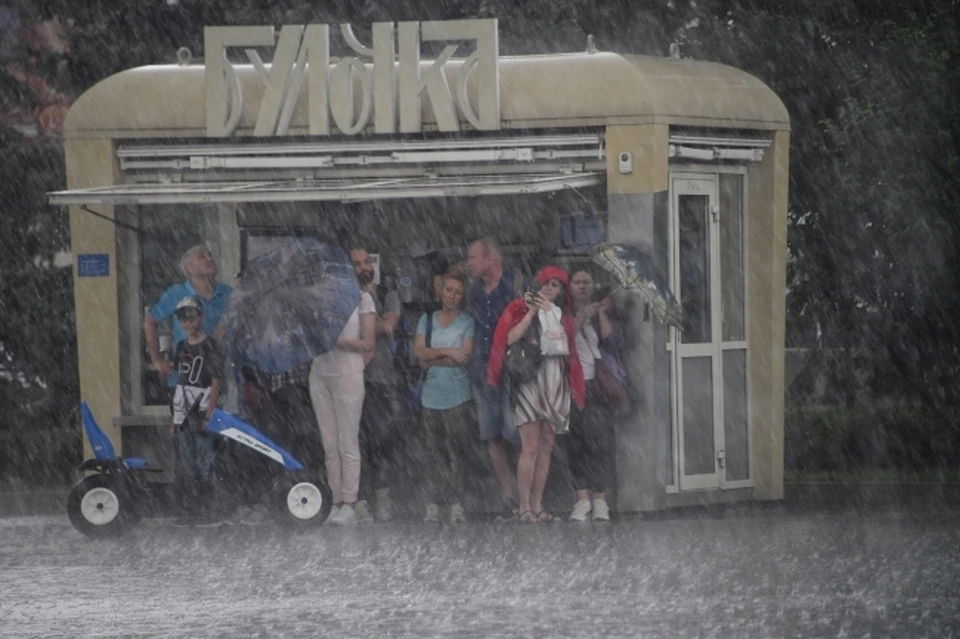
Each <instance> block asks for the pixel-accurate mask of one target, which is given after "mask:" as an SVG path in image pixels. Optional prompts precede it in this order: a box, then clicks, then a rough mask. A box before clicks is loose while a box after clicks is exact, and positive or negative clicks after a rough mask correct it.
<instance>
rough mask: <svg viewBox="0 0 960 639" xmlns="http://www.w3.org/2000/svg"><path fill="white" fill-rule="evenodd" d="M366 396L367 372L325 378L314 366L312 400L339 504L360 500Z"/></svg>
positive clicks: (332, 486) (333, 491)
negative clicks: (365, 380)
mask: <svg viewBox="0 0 960 639" xmlns="http://www.w3.org/2000/svg"><path fill="white" fill-rule="evenodd" d="M363 395H364V389H363V371H360V372H359V373H349V374H347V375H343V376H340V377H325V376H323V375H317V374H316V373H315V371H314V369H313V368H311V369H310V402H311V403H312V404H313V412H314V414H315V415H316V417H317V424H318V425H319V426H320V439H321V440H322V441H323V452H324V459H325V462H326V466H327V481H328V482H329V484H330V490H331V492H332V493H333V503H335V504H340V503H343V502H347V503H353V502H355V501H357V491H358V490H359V488H360V414H361V413H362V412H363Z"/></svg>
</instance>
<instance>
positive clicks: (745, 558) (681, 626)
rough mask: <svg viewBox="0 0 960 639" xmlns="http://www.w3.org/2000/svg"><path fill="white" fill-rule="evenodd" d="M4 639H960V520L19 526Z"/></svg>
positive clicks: (845, 513)
mask: <svg viewBox="0 0 960 639" xmlns="http://www.w3.org/2000/svg"><path fill="white" fill-rule="evenodd" d="M0 575H2V579H0V636H3V637H8V636H18V637H22V636H27V637H35V636H43V637H51V636H64V637H68V636H69V637H76V636H99V637H106V636H151V637H152V636H170V637H179V636H231V637H232V636H263V637H268V636H321V635H325V636H418V637H419V636H449V635H457V636H464V637H487V636H534V637H559V636H569V637H573V636H600V635H602V636H623V637H638V636H649V637H665V636H683V637H786V636H804V637H809V636H824V637H860V636H872V637H952V636H960V612H958V610H960V510H947V511H931V510H928V509H918V510H911V509H891V510H882V511H874V512H871V511H862V510H845V509H832V510H823V511H814V510H803V511H796V510H791V509H788V508H784V507H759V506H754V507H741V508H734V509H730V510H719V511H709V512H704V511H693V512H679V511H678V512H671V513H664V514H660V515H658V516H657V517H654V518H638V519H629V520H623V521H616V522H613V523H611V524H606V525H592V524H586V525H582V524H581V525H576V524H571V523H568V522H560V523H554V524H538V525H529V524H528V525H521V524H497V523H493V522H472V523H468V524H467V525H464V526H459V527H451V526H427V525H424V524H421V523H419V522H415V521H413V520H407V521H400V522H391V523H388V524H369V525H362V526H357V527H353V528H349V529H336V528H319V529H315V530H312V531H309V532H306V533H293V534H291V533H288V532H286V531H284V530H281V529H278V528H275V527H273V526H264V527H259V528H245V527H244V528H238V527H230V528H227V527H222V528H219V529H217V528H214V529H189V528H177V527H174V526H172V525H171V523H170V522H169V521H168V520H145V521H144V522H143V523H142V524H141V525H140V527H139V528H138V529H137V530H136V531H135V532H134V533H133V534H132V535H131V536H129V537H127V538H125V539H122V540H115V541H98V542H94V541H89V540H87V539H86V538H84V537H82V536H81V535H80V534H79V533H77V532H76V531H75V530H74V529H73V528H72V527H71V526H70V524H69V523H68V521H67V518H66V516H65V515H64V516H28V517H7V518H0Z"/></svg>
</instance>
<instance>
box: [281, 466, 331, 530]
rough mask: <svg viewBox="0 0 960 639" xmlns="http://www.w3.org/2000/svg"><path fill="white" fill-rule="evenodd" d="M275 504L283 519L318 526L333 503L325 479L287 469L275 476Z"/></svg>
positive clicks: (301, 524) (298, 524) (324, 519)
mask: <svg viewBox="0 0 960 639" xmlns="http://www.w3.org/2000/svg"><path fill="white" fill-rule="evenodd" d="M275 491H276V497H277V505H278V506H279V509H280V515H281V517H282V518H283V519H284V521H285V522H287V523H292V524H294V525H296V526H318V525H320V524H322V523H323V522H324V521H326V519H327V516H329V515H330V509H331V508H332V507H333V503H332V502H331V499H332V495H331V493H330V488H329V487H328V486H327V483H326V482H325V481H323V480H322V479H320V478H319V477H317V476H315V475H312V474H309V473H300V472H294V473H287V474H285V475H282V476H281V477H280V478H278V479H277V483H276V488H275Z"/></svg>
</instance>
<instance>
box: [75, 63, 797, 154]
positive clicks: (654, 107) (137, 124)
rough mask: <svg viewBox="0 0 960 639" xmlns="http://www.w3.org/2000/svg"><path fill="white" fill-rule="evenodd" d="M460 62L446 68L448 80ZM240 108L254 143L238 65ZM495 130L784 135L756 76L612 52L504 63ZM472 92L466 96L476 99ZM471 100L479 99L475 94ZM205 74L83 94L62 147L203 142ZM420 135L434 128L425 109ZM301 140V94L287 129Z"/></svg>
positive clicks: (128, 75) (169, 68)
mask: <svg viewBox="0 0 960 639" xmlns="http://www.w3.org/2000/svg"><path fill="white" fill-rule="evenodd" d="M460 64H462V61H456V60H451V61H450V62H448V63H447V64H446V66H445V67H444V71H445V72H446V73H448V74H451V75H452V74H453V73H455V72H457V71H458V70H459V65H460ZM234 69H235V70H236V73H237V77H238V78H239V81H240V83H241V84H242V86H243V94H244V106H243V112H242V115H241V118H240V123H239V125H238V127H237V130H236V135H238V136H245V135H250V134H251V133H252V131H253V125H254V122H255V120H256V117H257V108H258V105H259V103H260V98H261V96H262V95H263V87H262V83H261V81H260V79H259V78H258V76H257V73H256V71H255V69H254V68H253V67H252V66H250V65H235V66H234ZM499 69H500V115H501V128H502V129H503V130H509V129H534V128H552V127H579V126H602V125H607V124H644V123H663V124H670V125H679V126H691V127H714V128H737V129H756V130H788V129H789V127H790V118H789V115H788V113H787V110H786V108H785V107H784V105H783V102H782V101H781V100H780V98H779V97H777V95H776V94H775V93H774V92H773V91H772V90H771V89H770V88H769V87H768V86H766V85H765V84H764V83H763V82H761V81H760V80H758V79H757V78H755V77H754V76H752V75H750V74H748V73H746V72H744V71H740V70H738V69H735V68H733V67H730V66H726V65H723V64H717V63H712V62H702V61H696V60H685V59H673V58H661V57H653V56H639V55H619V54H615V53H605V52H598V53H575V54H559V55H538V56H522V57H501V58H500V60H499ZM475 90H476V88H475V86H474V85H473V83H472V79H471V83H470V85H469V86H468V91H475ZM471 95H475V94H471ZM204 105H205V67H204V66H203V65H192V66H178V65H157V66H146V67H138V68H134V69H129V70H127V71H122V72H120V73H117V74H115V75H113V76H110V77H109V78H106V79H104V80H102V81H101V82H99V83H97V84H96V85H95V86H93V87H92V88H91V89H89V90H88V91H86V92H85V93H84V94H83V95H81V96H80V97H79V98H78V99H77V100H76V102H75V103H74V105H73V107H72V108H71V109H70V112H69V114H68V116H67V120H66V123H65V126H64V135H65V136H66V137H67V138H90V137H97V138H101V137H108V138H165V137H176V138H202V137H205V136H206V119H205V118H206V116H205V109H204ZM422 120H423V123H424V130H425V131H427V130H429V128H430V125H431V124H432V123H433V122H434V116H433V113H432V111H431V109H430V107H429V103H428V101H427V100H424V107H423V117H422ZM289 133H290V134H291V135H306V134H307V133H308V130H307V91H306V89H304V90H302V91H301V92H300V95H299V99H298V102H297V106H296V109H295V111H294V114H293V119H292V122H291V126H290V129H289Z"/></svg>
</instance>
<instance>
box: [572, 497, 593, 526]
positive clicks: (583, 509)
mask: <svg viewBox="0 0 960 639" xmlns="http://www.w3.org/2000/svg"><path fill="white" fill-rule="evenodd" d="M590 509H591V506H590V500H589V499H581V500H580V501H578V502H577V503H575V504H574V505H573V512H571V513H570V521H587V515H589V514H590Z"/></svg>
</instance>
